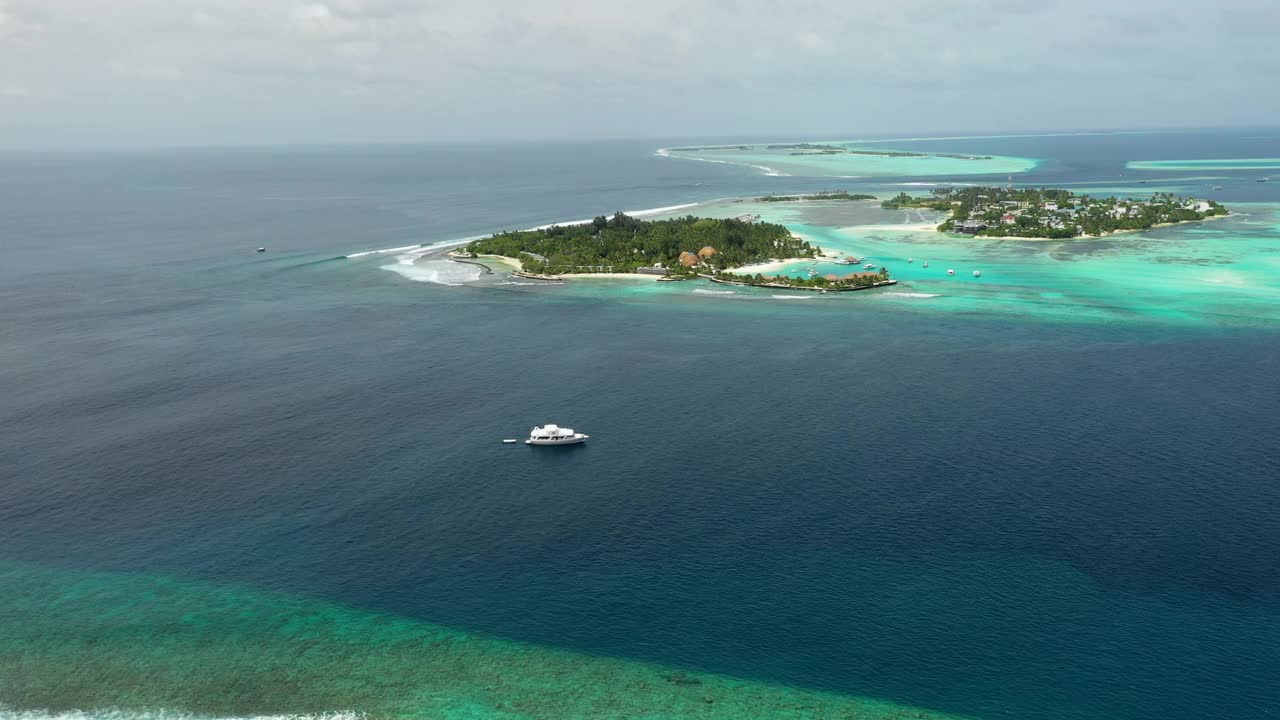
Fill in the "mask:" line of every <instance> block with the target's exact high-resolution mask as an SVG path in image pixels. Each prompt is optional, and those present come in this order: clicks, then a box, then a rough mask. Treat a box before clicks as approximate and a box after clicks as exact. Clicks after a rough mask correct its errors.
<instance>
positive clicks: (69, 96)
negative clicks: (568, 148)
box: [0, 0, 1280, 142]
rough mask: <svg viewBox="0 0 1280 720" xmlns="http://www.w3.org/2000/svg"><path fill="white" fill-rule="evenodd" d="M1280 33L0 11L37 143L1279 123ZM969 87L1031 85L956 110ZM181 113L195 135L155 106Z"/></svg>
mask: <svg viewBox="0 0 1280 720" xmlns="http://www.w3.org/2000/svg"><path fill="white" fill-rule="evenodd" d="M1162 18H1163V19H1162ZM1157 20H1159V21H1158V22H1157ZM1277 23H1280V3H1276V2H1274V0H1224V2H1222V3H1217V4H1213V5H1204V6H1201V7H1199V8H1198V9H1197V11H1196V13H1195V15H1194V19H1192V18H1181V17H1172V18H1171V17H1170V12H1169V8H1168V6H1167V3H1166V1H1165V0H1133V1H1132V2H1129V3H1116V2H1114V0H1075V1H1074V2H1072V3H1069V4H1064V3H1057V2H1053V1H1052V0H1046V1H1045V2H1041V3H1026V2H1020V1H1018V0H979V1H976V2H974V3H955V2H953V1H951V0H898V1H897V2H895V3H892V4H884V3H867V2H857V1H855V2H849V1H848V0H798V2H796V3H781V2H778V1H777V0H647V2H646V3H644V4H643V5H640V4H632V3H628V4H625V5H624V4H622V3H609V2H598V1H595V0H541V1H540V2H528V0H466V1H456V0H455V1H445V0H217V2H210V0H0V70H3V72H4V78H5V82H11V83H12V84H13V85H14V86H15V87H26V88H41V91H42V92H45V91H46V90H47V91H48V92H51V93H57V94H58V95H59V96H60V97H61V98H64V99H65V101H64V102H60V103H59V104H58V105H57V106H56V107H53V106H50V107H49V108H48V109H47V110H45V111H44V112H47V113H49V115H48V116H47V117H46V118H44V121H43V122H39V123H30V125H31V126H32V127H42V128H48V131H49V132H50V133H52V132H54V130H55V129H56V128H60V127H67V126H73V125H76V124H74V123H66V122H64V121H63V120H65V118H63V117H60V116H58V115H56V114H55V113H77V114H81V115H95V116H97V115H103V114H104V113H103V112H102V111H103V110H104V109H112V108H116V107H129V108H131V109H134V110H138V112H133V113H131V114H132V116H133V117H132V118H131V121H132V122H135V123H137V122H155V123H156V126H155V127H154V128H152V130H153V131H154V132H153V134H155V135H157V136H159V135H164V134H166V133H168V134H170V135H172V136H173V137H172V138H167V139H166V141H168V142H178V141H181V138H180V137H178V134H180V133H182V132H189V133H190V134H191V135H192V136H193V137H199V138H200V139H201V140H207V139H208V138H207V136H208V135H209V134H210V133H214V132H217V131H216V128H218V127H224V126H233V125H234V126H235V127H254V128H264V129H265V130H263V132H264V133H266V132H268V131H269V129H271V128H288V129H289V130H288V131H285V130H281V131H279V132H280V134H281V135H282V136H288V137H294V136H295V135H296V133H297V132H298V131H297V130H296V128H298V127H300V126H305V127H306V128H307V129H308V131H309V132H313V133H315V135H314V137H309V138H306V139H308V140H316V141H319V140H324V139H329V138H332V139H339V140H360V139H369V140H378V139H397V140H399V139H413V138H415V137H436V138H438V137H464V136H472V135H476V134H484V135H501V136H507V135H527V134H532V135H553V134H559V135H566V136H577V135H581V134H582V133H586V132H596V133H603V132H606V131H607V132H608V133H609V134H611V135H619V134H669V135H681V134H697V135H707V134H716V133H724V134H738V133H753V132H768V133H770V134H774V135H793V134H796V133H803V132H806V131H809V130H812V129H823V128H826V129H830V130H832V131H840V132H841V133H842V134H843V133H844V132H849V133H855V132H871V131H876V130H882V129H910V128H916V129H925V128H938V129H945V128H944V126H946V125H949V124H951V125H955V126H956V127H957V128H972V129H977V128H981V127H984V126H985V127H987V128H991V129H1003V128H1014V127H1034V126H1036V125H1043V126H1055V127H1063V126H1085V125H1088V126H1100V125H1111V126H1125V125H1129V126H1132V125H1141V124H1147V123H1151V122H1153V121H1159V122H1164V123H1170V122H1180V123H1185V124H1200V125H1203V124H1214V123H1219V122H1237V121H1239V122H1249V121H1252V122H1265V121H1266V120H1268V119H1269V118H1272V117H1274V116H1275V115H1276V113H1277V112H1280V99H1278V98H1277V96H1276V95H1275V94H1274V93H1271V94H1268V93H1258V92H1256V88H1259V87H1269V86H1270V85H1271V84H1274V80H1273V77H1272V73H1273V72H1274V71H1275V69H1276V67H1275V63H1276V61H1275V60H1274V58H1272V57H1271V56H1270V54H1269V53H1270V50H1269V47H1270V46H1269V45H1268V44H1267V43H1266V42H1264V41H1263V40H1265V37H1263V36H1251V37H1252V39H1250V40H1249V41H1248V42H1242V41H1241V37H1242V36H1243V35H1244V34H1247V33H1254V32H1261V28H1265V27H1274V26H1275V25H1276V24H1277ZM1136 27H1137V28H1142V32H1141V33H1138V34H1135V33H1134V31H1133V28H1136ZM1117 75H1124V76H1128V77H1136V78H1142V81H1141V82H1140V83H1138V84H1137V85H1136V86H1135V85H1129V86H1121V85H1119V84H1117V83H1115V82H1112V79H1113V78H1114V77H1115V76H1117ZM966 78H982V83H983V85H984V86H987V87H1000V88H1015V89H1016V91H1015V90H1010V91H1008V92H999V93H992V94H989V95H987V96H985V97H986V101H985V102H983V103H976V104H965V103H960V102H956V101H958V100H959V99H960V98H961V95H962V94H963V93H964V92H965V90H964V88H965V85H966V81H960V80H963V79H966ZM1205 88H1212V89H1213V90H1212V91H1211V92H1212V93H1213V102H1211V103H1204V102H1202V103H1199V104H1195V103H1187V102H1181V101H1180V98H1187V97H1196V98H1202V97H1204V93H1205ZM1250 88H1254V91H1252V92H1251V91H1250ZM748 89H749V92H748ZM344 93H349V94H352V95H358V96H359V97H360V98H361V103H360V110H359V111H352V112H348V113H344V114H343V116H342V120H341V121H339V120H336V119H335V120H328V117H330V115H331V113H327V112H325V109H326V108H328V107H331V106H332V103H333V102H334V98H335V97H337V96H338V95H340V94H344ZM868 96H873V97H874V98H875V102H867V101H866V98H867V97H868ZM179 98H187V100H185V102H186V103H187V105H189V106H190V107H191V109H192V110H191V112H192V116H191V117H189V118H187V119H186V123H185V125H183V126H181V127H179V126H178V125H176V124H175V125H173V126H169V125H164V124H163V123H166V122H169V119H168V118H169V116H167V115H165V114H164V113H159V112H154V113H147V112H141V111H142V110H145V109H148V108H150V109H162V108H164V107H167V106H168V105H169V104H172V101H174V100H175V99H179ZM190 98H195V99H194V100H192V99H190ZM513 98H515V99H513ZM1082 98H1087V102H1082V101H1081V99H1082ZM566 100H571V101H572V102H574V103H575V104H574V112H565V105H564V103H565V102H566ZM130 103H132V105H131V104H130ZM516 105H518V106H519V107H515V106H516ZM797 106H804V107H807V108H812V109H813V110H811V111H810V112H806V113H795V112H784V111H782V110H775V109H778V108H794V107H797ZM944 107H945V110H944V109H943V108H944ZM151 118H155V119H154V120H152V119H151ZM516 118H518V119H519V120H518V122H517V121H516ZM231 119H234V120H235V123H232V122H231ZM304 121H305V122H304ZM240 123H242V124H243V125H241V124H240ZM98 125H99V126H100V127H101V128H102V132H103V133H109V132H110V131H111V127H110V126H109V124H108V123H107V121H106V120H103V121H102V122H101V123H99V124H98ZM5 128H6V125H5V117H4V116H3V114H0V137H3V136H4V130H5ZM222 139H223V140H225V141H228V142H235V141H239V140H245V139H246V138H243V137H240V136H237V135H236V134H234V133H227V134H226V135H225V136H222ZM252 139H255V140H257V139H259V138H258V137H257V136H256V135H255V137H254V138H252Z"/></svg>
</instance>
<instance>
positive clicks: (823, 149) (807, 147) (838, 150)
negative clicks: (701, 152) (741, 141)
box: [765, 143, 991, 160]
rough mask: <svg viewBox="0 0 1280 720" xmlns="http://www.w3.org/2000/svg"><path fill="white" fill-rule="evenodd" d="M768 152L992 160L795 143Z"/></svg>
mask: <svg viewBox="0 0 1280 720" xmlns="http://www.w3.org/2000/svg"><path fill="white" fill-rule="evenodd" d="M765 149H766V150H794V151H795V152H791V153H788V154H789V155H872V156H875V157H891V158H903V157H931V156H932V157H943V158H952V159H954V160H990V159H991V156H990V155H956V154H953V153H922V152H906V151H903V150H852V149H850V148H847V147H843V146H841V145H823V144H816V143H793V144H789V145H766V146H765Z"/></svg>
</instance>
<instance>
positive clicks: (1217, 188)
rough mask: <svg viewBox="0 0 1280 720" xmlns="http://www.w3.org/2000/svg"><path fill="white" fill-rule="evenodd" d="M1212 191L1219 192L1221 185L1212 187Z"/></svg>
mask: <svg viewBox="0 0 1280 720" xmlns="http://www.w3.org/2000/svg"><path fill="white" fill-rule="evenodd" d="M1213 189H1214V190H1221V189H1222V186H1221V185H1214V186H1213Z"/></svg>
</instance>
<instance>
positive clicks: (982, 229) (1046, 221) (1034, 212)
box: [880, 187, 1228, 239]
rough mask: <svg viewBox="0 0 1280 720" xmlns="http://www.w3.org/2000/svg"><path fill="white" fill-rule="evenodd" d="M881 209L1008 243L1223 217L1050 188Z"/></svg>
mask: <svg viewBox="0 0 1280 720" xmlns="http://www.w3.org/2000/svg"><path fill="white" fill-rule="evenodd" d="M880 205H881V207H884V208H890V209H893V208H928V209H931V210H938V211H941V212H947V213H949V217H948V218H947V220H946V221H945V222H943V223H942V224H941V225H939V226H938V231H939V232H952V233H959V234H964V235H977V236H983V237H1008V238H1050V239H1069V238H1075V237H1100V236H1102V235H1107V234H1111V233H1116V232H1130V231H1135V230H1148V229H1151V228H1153V227H1162V226H1167V225H1177V224H1181V223H1187V222H1196V221H1200V220H1206V219H1208V218H1213V217H1220V216H1223V215H1226V214H1228V210H1227V208H1226V207H1225V206H1223V205H1220V204H1218V203H1217V202H1216V201H1214V200H1200V199H1196V198H1184V197H1179V196H1176V195H1171V194H1168V193H1156V194H1155V195H1152V196H1151V197H1149V198H1146V199H1133V198H1118V197H1106V198H1095V197H1091V196H1089V195H1076V194H1075V193H1073V192H1071V191H1070V190H1061V189H1055V188H1014V187H966V188H934V189H933V190H931V191H930V192H929V194H928V195H923V196H913V195H908V194H906V193H899V194H898V195H897V197H893V198H890V199H888V200H885V201H884V202H882V203H881V204H880Z"/></svg>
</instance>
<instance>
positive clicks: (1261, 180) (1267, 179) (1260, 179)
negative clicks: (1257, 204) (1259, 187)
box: [1258, 177, 1271, 182]
mask: <svg viewBox="0 0 1280 720" xmlns="http://www.w3.org/2000/svg"><path fill="white" fill-rule="evenodd" d="M1258 182H1271V178H1269V177H1265V178H1258Z"/></svg>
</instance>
